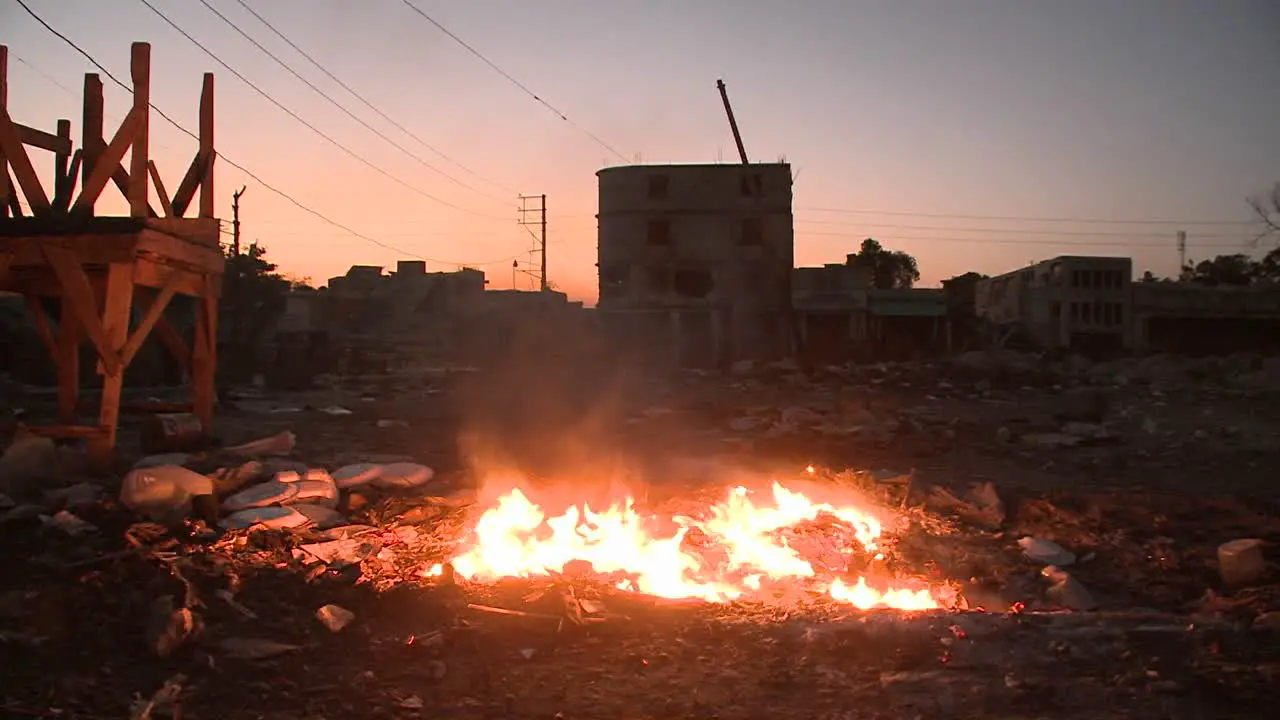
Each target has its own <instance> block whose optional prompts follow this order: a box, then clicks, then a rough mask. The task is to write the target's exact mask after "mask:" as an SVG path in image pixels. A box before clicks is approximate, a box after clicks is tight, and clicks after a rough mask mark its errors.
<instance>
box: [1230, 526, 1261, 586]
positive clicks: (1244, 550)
mask: <svg viewBox="0 0 1280 720" xmlns="http://www.w3.org/2000/svg"><path fill="white" fill-rule="evenodd" d="M1218 574H1219V575H1221V576H1222V581H1223V582H1224V583H1226V584H1227V585H1232V586H1236V587H1239V586H1244V585H1253V584H1255V583H1257V582H1258V581H1259V580H1261V579H1262V578H1263V577H1264V576H1265V575H1266V574H1267V563H1266V559H1265V558H1264V557H1263V556H1262V541H1261V540H1258V539H1256V538H1242V539H1239V540H1232V541H1231V542H1227V543H1223V544H1222V545H1220V546H1218Z"/></svg>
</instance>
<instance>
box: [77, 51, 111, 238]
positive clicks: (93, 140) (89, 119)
mask: <svg viewBox="0 0 1280 720" xmlns="http://www.w3.org/2000/svg"><path fill="white" fill-rule="evenodd" d="M80 149H81V150H82V151H83V153H84V160H83V162H82V163H81V168H80V187H81V189H82V190H81V192H83V188H86V187H88V186H89V178H90V177H91V176H92V175H93V171H94V170H96V169H97V168H98V158H99V157H101V156H102V153H103V151H104V149H105V148H104V147H103V141H102V78H100V77H98V75H97V73H85V76H84V122H83V125H82V127H81V128H80ZM99 192H101V191H99ZM81 212H83V213H84V214H85V215H90V216H92V215H93V204H92V203H90V204H89V207H87V208H81Z"/></svg>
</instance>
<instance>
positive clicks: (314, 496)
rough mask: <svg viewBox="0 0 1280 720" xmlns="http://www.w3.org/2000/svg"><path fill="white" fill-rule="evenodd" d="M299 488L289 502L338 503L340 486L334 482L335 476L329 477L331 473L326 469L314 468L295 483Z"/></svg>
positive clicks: (333, 504)
mask: <svg viewBox="0 0 1280 720" xmlns="http://www.w3.org/2000/svg"><path fill="white" fill-rule="evenodd" d="M293 485H294V486H295V487H296V488H297V492H295V493H294V494H293V497H291V498H289V502H290V503H291V504H293V503H310V504H313V505H326V506H328V507H337V505H338V497H339V496H338V486H337V485H336V484H335V483H334V482H333V478H331V477H329V473H328V472H326V471H324V470H319V469H312V470H308V471H307V474H306V475H305V476H303V477H302V479H300V480H297V481H295V482H294V483H293Z"/></svg>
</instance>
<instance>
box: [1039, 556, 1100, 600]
mask: <svg viewBox="0 0 1280 720" xmlns="http://www.w3.org/2000/svg"><path fill="white" fill-rule="evenodd" d="M1041 574H1042V575H1044V576H1045V577H1046V578H1049V581H1050V582H1052V583H1053V584H1052V585H1050V586H1049V589H1048V590H1046V591H1045V597H1047V598H1048V599H1049V601H1050V602H1052V603H1054V604H1056V605H1059V606H1061V607H1064V608H1067V609H1068V610H1079V611H1089V610H1096V609H1098V601H1097V600H1094V599H1093V595H1092V594H1090V593H1089V590H1088V589H1087V588H1085V586H1084V584H1083V583H1081V582H1080V581H1079V580H1076V579H1075V578H1074V577H1072V576H1071V575H1070V574H1069V573H1067V572H1066V571H1064V570H1060V569H1059V568H1056V567H1054V566H1052V565H1050V566H1049V567H1047V568H1045V569H1044V570H1042V571H1041Z"/></svg>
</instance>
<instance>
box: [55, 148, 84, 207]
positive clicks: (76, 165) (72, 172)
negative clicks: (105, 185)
mask: <svg viewBox="0 0 1280 720" xmlns="http://www.w3.org/2000/svg"><path fill="white" fill-rule="evenodd" d="M82 157H83V151H82V150H81V149H80V148H76V152H75V154H74V155H72V156H71V166H70V167H68V168H67V176H66V185H65V186H64V187H63V189H62V202H61V203H60V204H56V206H55V207H54V209H55V210H57V211H58V212H64V213H65V212H66V211H67V209H68V208H70V207H71V198H73V197H75V195H76V180H77V178H79V177H80V163H81V159H82Z"/></svg>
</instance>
